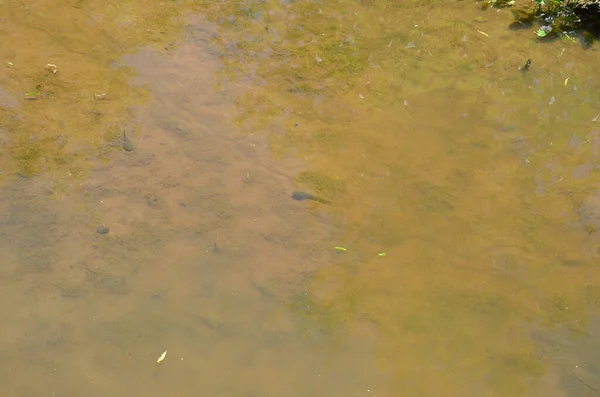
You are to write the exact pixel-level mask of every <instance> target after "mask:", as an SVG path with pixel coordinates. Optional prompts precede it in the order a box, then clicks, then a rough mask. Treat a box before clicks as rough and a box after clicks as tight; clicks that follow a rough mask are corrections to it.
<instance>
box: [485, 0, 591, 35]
mask: <svg viewBox="0 0 600 397" xmlns="http://www.w3.org/2000/svg"><path fill="white" fill-rule="evenodd" d="M531 3H532V4H531V6H528V7H523V8H520V7H517V2H516V1H515V0H486V2H485V5H484V7H495V8H505V7H514V8H513V14H514V16H515V22H514V23H513V24H512V26H511V27H513V28H528V27H530V26H532V25H533V24H534V23H538V24H539V27H538V29H537V30H536V34H537V36H538V37H540V38H558V37H567V38H570V39H572V40H575V37H578V38H580V39H581V41H582V43H583V45H584V46H586V47H587V46H590V45H591V44H592V43H594V42H595V41H596V40H597V39H598V37H599V35H600V0H532V1H531Z"/></svg>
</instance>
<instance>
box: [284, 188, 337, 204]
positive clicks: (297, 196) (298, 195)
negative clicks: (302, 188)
mask: <svg viewBox="0 0 600 397" xmlns="http://www.w3.org/2000/svg"><path fill="white" fill-rule="evenodd" d="M292 198H293V199H294V200H298V201H302V200H312V201H316V202H319V203H321V204H329V201H328V200H325V199H324V198H322V197H319V196H315V195H312V194H310V193H306V192H299V191H295V192H294V193H292Z"/></svg>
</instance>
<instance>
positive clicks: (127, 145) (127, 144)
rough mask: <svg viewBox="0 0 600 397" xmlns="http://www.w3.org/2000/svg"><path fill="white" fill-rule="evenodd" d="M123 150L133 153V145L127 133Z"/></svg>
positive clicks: (124, 134)
mask: <svg viewBox="0 0 600 397" xmlns="http://www.w3.org/2000/svg"><path fill="white" fill-rule="evenodd" d="M123 149H125V151H127V152H131V151H132V150H133V143H131V141H130V140H129V138H128V137H127V134H126V133H125V131H123Z"/></svg>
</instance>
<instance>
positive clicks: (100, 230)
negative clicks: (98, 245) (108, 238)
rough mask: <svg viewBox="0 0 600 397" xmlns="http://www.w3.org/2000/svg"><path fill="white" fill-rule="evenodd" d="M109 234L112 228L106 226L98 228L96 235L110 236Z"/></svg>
mask: <svg viewBox="0 0 600 397" xmlns="http://www.w3.org/2000/svg"><path fill="white" fill-rule="evenodd" d="M108 232H110V228H108V227H106V226H98V228H97V229H96V233H98V234H108Z"/></svg>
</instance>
